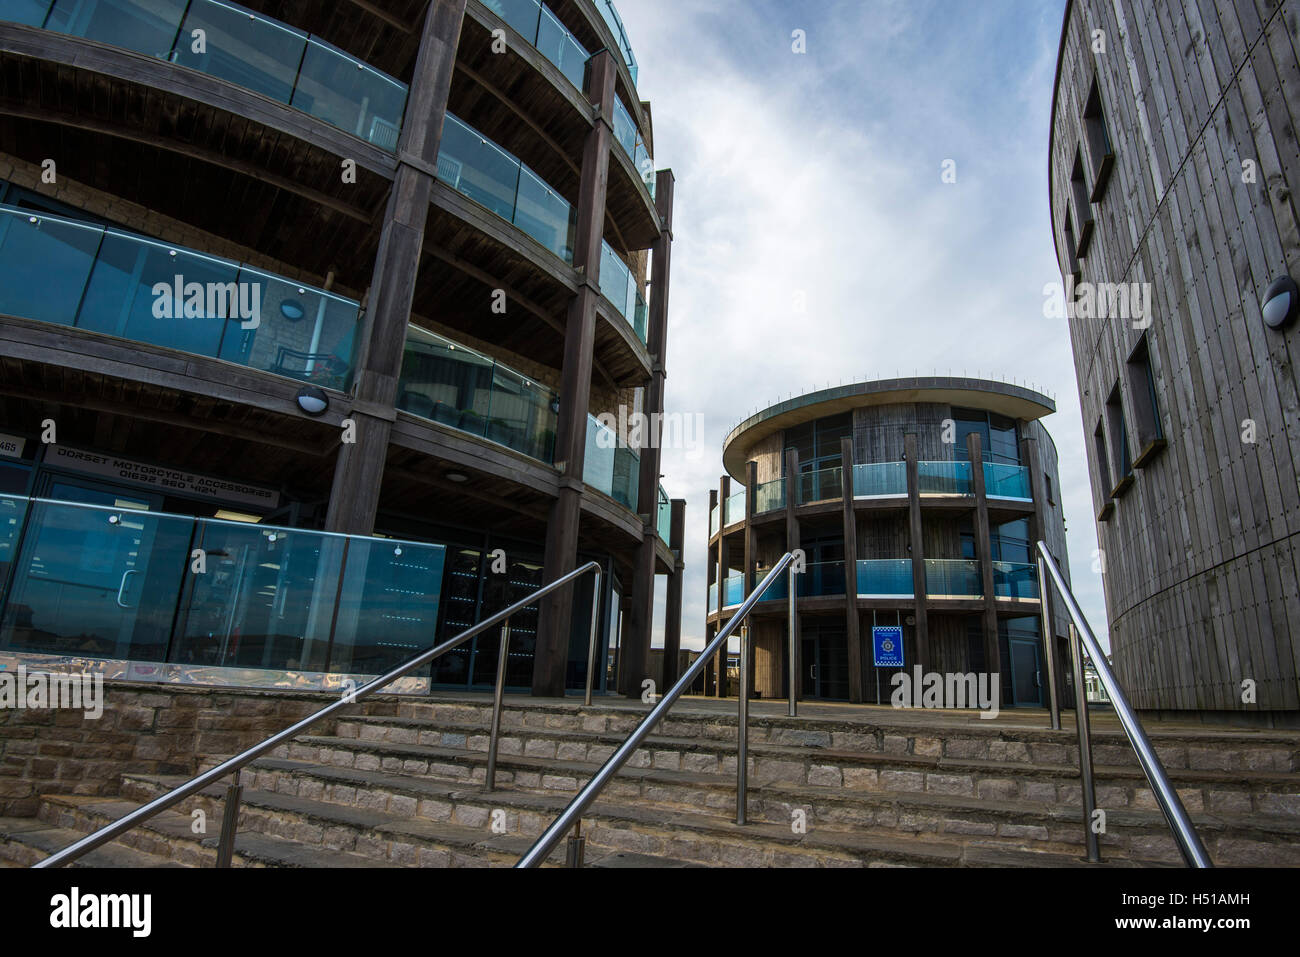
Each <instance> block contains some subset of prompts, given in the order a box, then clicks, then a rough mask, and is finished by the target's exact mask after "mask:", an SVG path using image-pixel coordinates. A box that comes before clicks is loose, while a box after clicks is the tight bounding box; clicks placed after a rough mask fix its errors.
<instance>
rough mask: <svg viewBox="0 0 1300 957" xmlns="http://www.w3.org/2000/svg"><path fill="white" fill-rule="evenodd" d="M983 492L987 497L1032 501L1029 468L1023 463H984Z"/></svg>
mask: <svg viewBox="0 0 1300 957" xmlns="http://www.w3.org/2000/svg"><path fill="white" fill-rule="evenodd" d="M984 494H985V495H987V496H988V497H989V498H1012V499H1017V500H1020V501H1024V502H1029V501H1032V498H1031V496H1030V492H1029V469H1027V468H1025V467H1024V466H1023V465H1001V464H998V463H994V462H985V463H984Z"/></svg>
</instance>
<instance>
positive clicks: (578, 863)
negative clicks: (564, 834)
mask: <svg viewBox="0 0 1300 957" xmlns="http://www.w3.org/2000/svg"><path fill="white" fill-rule="evenodd" d="M586 853H587V839H586V838H585V837H583V836H582V819H581V818H579V819H578V821H577V823H575V824H574V825H573V834H572V835H570V837H569V841H568V844H567V846H566V847H565V849H564V866H565V867H573V868H580V867H582V866H583V858H585V857H586Z"/></svg>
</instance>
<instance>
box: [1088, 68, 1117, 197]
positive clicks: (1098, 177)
mask: <svg viewBox="0 0 1300 957" xmlns="http://www.w3.org/2000/svg"><path fill="white" fill-rule="evenodd" d="M1083 135H1084V142H1085V144H1086V146H1087V149H1088V166H1089V168H1090V169H1091V171H1092V194H1091V195H1090V196H1089V199H1091V200H1092V202H1094V203H1097V202H1100V201H1101V197H1102V195H1103V194H1104V193H1105V192H1106V183H1107V182H1108V181H1109V180H1110V170H1111V167H1112V166H1114V165H1115V147H1114V144H1113V143H1111V139H1110V130H1108V129H1107V128H1106V115H1105V114H1104V113H1103V112H1102V109H1101V90H1100V88H1099V87H1098V86H1097V79H1096V77H1094V78H1093V81H1092V87H1091V88H1090V89H1089V90H1088V99H1087V101H1086V103H1085V104H1084V107H1083Z"/></svg>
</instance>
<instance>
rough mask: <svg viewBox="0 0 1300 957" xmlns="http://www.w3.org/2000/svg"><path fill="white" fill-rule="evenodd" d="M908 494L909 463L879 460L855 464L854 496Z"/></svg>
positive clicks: (888, 496)
mask: <svg viewBox="0 0 1300 957" xmlns="http://www.w3.org/2000/svg"><path fill="white" fill-rule="evenodd" d="M905 495H907V463H906V462H879V463H876V464H874V465H855V466H853V497H854V498H894V497H897V496H905Z"/></svg>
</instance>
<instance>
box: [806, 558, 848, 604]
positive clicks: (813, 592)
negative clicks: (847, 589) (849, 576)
mask: <svg viewBox="0 0 1300 957" xmlns="http://www.w3.org/2000/svg"><path fill="white" fill-rule="evenodd" d="M795 578H796V580H797V582H798V584H797V585H796V586H795V587H796V588H797V594H798V596H799V597H800V598H823V597H826V596H829V595H843V594H844V563H843V562H812V563H810V564H809V565H808V566H807V570H806V571H805V572H804V573H803V574H802V575H796V576H795Z"/></svg>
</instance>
